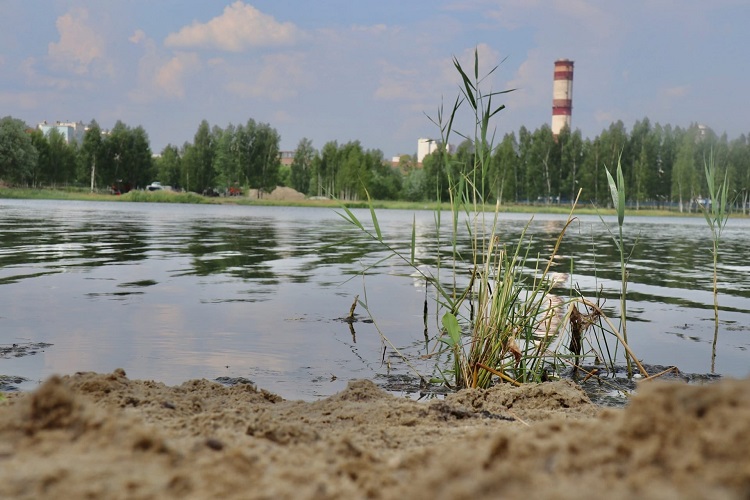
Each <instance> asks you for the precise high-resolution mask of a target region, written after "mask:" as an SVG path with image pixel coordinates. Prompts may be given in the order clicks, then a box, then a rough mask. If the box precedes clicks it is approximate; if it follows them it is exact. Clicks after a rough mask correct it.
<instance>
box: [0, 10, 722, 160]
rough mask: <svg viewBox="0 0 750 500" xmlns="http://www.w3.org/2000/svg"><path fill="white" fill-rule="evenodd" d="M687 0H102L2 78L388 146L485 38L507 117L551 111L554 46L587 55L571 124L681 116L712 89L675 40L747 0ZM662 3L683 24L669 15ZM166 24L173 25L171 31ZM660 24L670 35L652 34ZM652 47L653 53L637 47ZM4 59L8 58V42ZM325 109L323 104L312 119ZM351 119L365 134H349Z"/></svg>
mask: <svg viewBox="0 0 750 500" xmlns="http://www.w3.org/2000/svg"><path fill="white" fill-rule="evenodd" d="M686 2H687V4H689V5H686V4H683V3H682V2H677V1H676V0H658V1H656V2H638V8H633V7H632V6H630V5H626V4H606V5H605V4H601V3H600V2H596V1H593V0H462V1H453V0H444V1H441V2H438V3H437V4H434V7H433V8H431V9H426V10H425V16H424V19H419V18H418V17H419V16H413V17H412V18H409V19H401V18H400V17H399V16H398V15H397V14H398V12H396V13H395V14H394V16H393V18H392V19H389V20H388V22H387V23H385V22H382V19H381V18H378V19H377V20H373V22H372V23H371V24H364V25H363V24H356V23H349V22H346V21H338V22H336V21H333V22H330V23H327V24H325V23H323V24H320V23H319V24H315V23H309V24H308V23H305V24H304V25H300V24H295V23H294V22H291V21H288V20H285V19H277V18H276V17H274V16H273V15H270V14H268V13H266V12H263V11H261V10H260V9H259V8H257V7H255V6H253V5H251V4H249V3H245V2H244V1H242V0H237V1H234V2H233V3H230V4H228V5H226V6H225V7H224V8H223V10H220V9H217V10H216V11H215V13H213V14H212V15H213V17H211V15H207V16H206V15H204V16H203V17H202V18H200V19H198V20H192V22H187V23H186V22H182V21H176V22H172V23H171V24H170V23H169V22H167V21H168V20H166V19H165V20H164V22H163V23H161V24H159V25H157V24H155V23H152V24H149V25H146V24H143V25H139V21H133V16H132V13H131V17H130V18H128V16H127V13H128V10H129V9H130V10H133V9H135V7H128V6H127V3H125V4H121V3H118V4H115V5H117V6H118V9H119V10H116V9H115V10H114V12H109V11H108V9H107V8H106V7H103V6H99V5H95V4H91V5H87V7H86V8H84V7H72V8H70V9H69V10H66V11H64V12H61V13H60V14H59V15H58V16H57V17H56V20H55V29H56V32H57V37H56V39H55V40H53V41H50V42H48V44H47V47H46V52H45V53H43V54H40V53H39V52H35V53H31V54H29V55H27V56H26V58H25V59H24V60H23V62H22V63H20V64H19V67H18V69H19V70H20V73H21V74H23V75H24V76H25V78H26V81H27V83H28V84H29V85H27V88H24V89H18V90H16V92H13V93H9V92H0V103H13V104H14V105H16V106H22V107H23V106H25V107H27V108H29V109H32V108H45V107H46V108H50V107H52V104H53V103H55V102H60V101H62V100H65V99H63V98H61V96H67V97H69V98H70V101H71V102H70V106H71V107H73V106H78V107H79V108H81V107H84V105H85V104H86V99H88V100H89V101H90V102H93V101H95V100H96V99H97V96H99V97H98V99H99V100H100V101H101V102H100V104H99V105H100V109H104V108H106V110H107V111H106V113H103V112H102V111H99V112H97V111H96V110H95V109H94V108H91V109H92V111H90V113H91V114H92V115H94V116H92V117H94V118H97V119H104V120H106V118H107V117H110V118H112V120H113V121H114V120H116V119H123V120H124V121H126V122H128V121H131V122H135V123H142V122H143V121H146V122H147V123H144V125H145V127H146V129H147V130H149V131H150V133H151V134H152V139H153V138H154V137H153V136H154V135H157V134H156V133H155V130H156V129H158V128H160V127H164V117H163V115H164V114H165V113H167V112H171V113H175V114H178V115H179V116H181V117H182V118H183V119H184V120H185V121H187V122H189V128H193V129H194V128H195V127H196V126H197V123H198V122H199V121H200V117H201V115H202V116H203V117H208V118H210V116H206V115H208V114H211V113H213V114H214V116H215V117H216V118H215V119H214V122H215V123H218V124H220V125H224V124H226V123H228V122H229V121H232V120H235V121H236V120H238V119H239V115H240V113H239V112H238V111H237V110H238V109H240V108H243V109H244V112H243V113H241V114H242V115H243V116H244V119H246V118H247V117H248V116H252V117H254V118H256V119H259V120H261V121H267V122H270V123H272V125H274V126H275V127H277V128H281V129H284V127H285V126H289V127H290V130H293V131H294V132H293V133H292V134H295V133H296V134H297V135H296V136H295V137H294V140H297V139H300V138H301V136H302V135H303V134H304V130H305V129H306V130H311V129H313V128H316V127H318V128H319V129H320V130H319V131H320V133H321V134H323V132H324V131H326V132H327V133H328V134H329V135H330V136H331V137H329V138H330V139H340V140H347V139H356V138H359V137H358V136H362V138H364V137H363V136H364V135H365V132H364V131H363V132H361V133H352V132H351V131H352V126H353V124H355V123H357V121H359V122H363V121H364V122H365V123H370V124H371V126H370V129H371V130H367V133H370V134H372V135H373V139H372V141H371V142H372V143H371V144H367V145H368V146H372V147H383V146H387V145H386V144H382V145H381V144H378V143H377V141H394V143H396V144H398V142H397V139H396V138H398V137H402V136H404V137H407V138H408V141H409V142H410V143H412V142H414V139H415V137H418V136H419V135H422V133H423V132H422V131H423V130H424V129H425V126H427V127H429V126H430V125H429V123H428V122H427V120H426V119H425V117H424V114H425V113H430V112H431V111H433V110H435V109H436V107H437V106H438V105H439V103H440V102H441V100H442V99H445V101H446V102H452V100H453V99H454V98H455V96H456V93H457V90H458V86H457V82H458V79H457V75H456V72H455V69H454V67H453V62H452V59H453V56H456V57H457V58H458V59H459V61H461V63H462V64H463V65H464V66H465V67H467V68H471V67H472V66H473V62H474V50H475V49H477V50H478V54H479V60H480V67H481V68H484V70H488V69H491V68H493V67H495V66H497V65H500V66H499V68H498V70H497V71H496V72H495V73H494V74H493V75H492V78H491V79H490V80H489V82H490V86H491V87H492V90H505V89H508V88H516V89H518V91H516V92H513V93H511V94H508V95H507V96H506V99H505V102H506V103H507V104H508V110H509V113H508V115H507V116H509V117H510V119H509V120H508V127H507V128H508V129H509V130H517V128H518V126H520V125H526V126H528V127H530V128H535V127H537V126H539V125H541V124H542V123H546V122H548V121H549V113H550V104H551V73H552V62H553V61H554V60H555V59H557V58H571V59H575V60H576V61H577V64H576V84H575V87H574V126H580V127H582V128H583V129H584V135H594V134H597V133H598V132H599V131H600V130H601V128H602V127H605V126H607V125H608V124H609V122H611V121H612V120H616V119H621V118H622V119H625V120H627V119H632V118H640V117H643V116H651V113H652V112H660V111H661V112H663V114H664V115H665V116H670V115H669V113H670V112H675V110H680V109H683V110H684V109H686V108H687V103H689V102H690V100H691V99H693V100H694V99H695V97H696V94H697V93H699V92H701V90H700V88H699V87H698V86H697V85H698V84H697V83H696V81H695V80H696V78H695V77H696V74H695V72H694V71H692V69H693V68H680V66H679V65H680V64H681V63H680V62H678V60H679V61H685V60H687V59H680V58H678V57H675V55H680V56H684V54H682V53H681V52H680V51H681V50H682V49H681V48H680V47H678V45H679V44H680V43H684V41H685V40H689V41H694V40H697V41H696V42H695V43H694V44H693V45H690V46H689V47H687V48H686V49H685V50H688V49H691V48H692V49H696V50H697V49H700V48H701V45H700V43H701V41H703V43H706V41H710V40H712V37H715V36H716V35H717V33H718V32H720V31H721V29H720V28H718V27H707V26H706V23H704V22H702V21H703V20H704V19H705V17H706V16H707V15H708V13H712V12H716V11H719V10H720V9H721V8H732V7H734V6H735V5H736V0H717V3H716V4H712V5H711V6H707V5H704V4H703V3H701V2H699V1H698V0H686ZM186 5H189V4H186ZM430 6H433V4H430ZM201 7H202V10H205V6H201ZM145 8H146V9H148V8H149V7H145ZM304 8H308V9H314V8H315V7H314V6H313V7H304ZM363 8H365V7H363V6H361V5H357V6H352V9H363ZM120 14H122V15H123V17H124V18H125V19H123V22H122V23H120V22H119V19H117V16H118V15H120ZM282 15H283V14H282ZM298 19H301V18H298ZM340 19H345V17H341V18H340ZM663 19H677V20H678V21H679V22H680V23H681V24H680V26H678V27H676V28H675V27H670V28H669V29H667V28H665V27H664V25H663V23H662V20H663ZM1 26H2V25H1V24H0V27H1ZM161 26H168V28H167V29H166V31H163V32H158V29H161ZM123 30H127V32H124V31H123ZM662 31H663V32H664V33H661V32H662ZM725 31H726V30H725ZM651 35H653V36H662V35H663V36H664V37H665V38H663V39H660V40H658V41H657V40H655V39H654V41H653V42H648V41H646V40H645V39H647V38H648V37H649V36H651ZM6 36H12V34H11V35H6ZM2 37H3V35H0V40H2ZM666 37H672V38H673V39H674V40H672V41H670V40H669V38H666ZM691 43H692V42H691ZM652 44H653V45H652ZM630 46H633V48H631V47H630ZM649 49H653V50H652V51H651V52H649V53H644V54H642V58H641V59H637V57H638V56H637V55H636V56H633V55H629V54H632V53H637V52H638V50H649ZM661 52H663V54H662V53H661ZM506 57H507V58H508V59H507V60H506ZM685 57H687V56H685ZM719 59H720V58H718V57H717V61H718V60H719ZM709 62H711V61H709ZM654 68H657V69H656V71H655V70H654ZM0 69H3V70H4V71H7V70H8V69H10V68H9V60H8V56H7V55H5V54H4V55H0ZM683 70H684V71H683ZM648 72H651V74H646V73H648ZM638 89H641V90H638ZM65 92H68V93H67V94H65ZM75 93H77V95H79V97H76V98H74V97H72V96H73V95H75ZM81 94H83V97H81V96H80V95H81ZM631 94H632V95H631ZM584 96H585V98H584ZM104 101H107V102H108V103H109V104H108V105H107V106H105V105H104V104H102V103H103V102H104ZM169 103H171V104H169ZM634 103H636V104H638V105H639V106H640V107H641V108H642V109H640V110H639V109H638V108H636V107H634V106H633V104H634ZM170 106H171V107H170ZM714 107H716V105H714ZM222 108H223V109H224V111H223V114H222V112H221V111H220V110H221V109H222ZM339 108H341V109H339ZM191 110H192V111H191ZM347 111H348V112H349V115H353V116H348V115H346V112H347ZM190 112H192V113H193V115H190V114H189V113H190ZM149 113H151V114H149ZM634 113H635V114H636V115H635V116H634ZM683 113H684V111H683ZM102 114H104V115H107V114H108V116H102ZM328 114H330V117H327V116H326V115H328ZM387 114H390V117H386V116H384V115H387ZM157 115H162V116H157ZM259 115H260V116H259ZM313 115H314V116H317V117H318V119H317V120H315V121H313V120H311V119H310V116H313ZM675 116H680V117H682V116H684V115H675ZM225 117H226V118H225ZM49 118H51V119H55V118H54V117H49ZM84 119H85V118H84ZM387 119H390V121H389V122H387V121H386V120H387ZM657 119H658V116H657ZM149 120H152V121H153V125H150V123H148V122H149ZM160 120H161V121H160ZM327 120H328V121H327ZM664 121H667V122H668V121H669V120H664ZM295 124H296V126H297V128H296V129H295V128H294V126H295ZM360 126H362V124H360ZM326 127H327V128H326ZM175 128H179V127H175ZM378 128H380V129H388V130H387V131H385V130H380V131H375V129H378ZM193 131H194V130H193ZM347 132H348V133H350V134H351V135H353V136H350V137H339V136H340V135H342V134H345V133H347ZM178 134H179V135H181V136H182V137H181V138H182V140H188V139H189V138H190V136H191V132H190V131H188V130H175V131H173V136H168V135H163V137H162V138H161V140H160V141H159V140H157V141H156V142H157V143H161V144H160V145H162V146H163V145H165V144H164V142H166V141H167V140H169V142H174V141H175V138H174V136H176V135H178ZM310 134H314V131H312V130H311V131H310ZM284 135H285V134H284V133H283V131H282V138H284ZM177 142H179V141H177ZM321 145H322V144H318V146H321ZM287 146H288V145H287ZM395 147H399V146H395ZM157 149H158V145H157ZM390 152H391V151H390V150H389V153H390ZM396 152H397V151H393V153H396ZM398 152H404V151H398ZM405 152H409V151H408V150H407V151H405Z"/></svg>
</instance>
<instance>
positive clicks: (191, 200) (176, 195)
mask: <svg viewBox="0 0 750 500" xmlns="http://www.w3.org/2000/svg"><path fill="white" fill-rule="evenodd" d="M0 199H18V200H72V201H100V202H115V203H116V202H144V203H188V204H210V205H255V206H287V207H330V208H336V207H339V206H341V204H342V202H340V201H338V200H333V199H326V200H321V199H309V198H305V199H294V200H285V199H256V198H250V197H248V196H232V197H224V196H221V197H209V196H203V195H200V194H197V193H184V192H170V191H154V192H149V191H130V192H129V193H126V194H124V195H113V194H108V193H100V192H94V193H91V192H89V191H87V190H85V189H80V188H72V189H51V188H42V189H32V188H9V187H0ZM343 204H345V205H346V206H347V207H349V208H368V207H369V206H370V205H369V204H368V201H367V200H358V201H346V202H343ZM440 205H441V207H442V208H443V209H449V204H448V203H447V202H443V203H441V204H440ZM372 206H373V208H376V209H389V210H391V209H392V210H430V211H432V210H435V209H436V208H437V207H438V203H437V202H418V201H391V200H373V201H372ZM570 209H571V207H570V205H569V204H560V205H541V204H539V205H528V204H507V203H506V204H502V205H500V212H502V213H529V214H535V213H539V214H568V213H569V212H570ZM494 210H495V205H489V204H487V205H485V211H487V212H492V211H494ZM575 213H576V214H579V215H597V214H599V215H614V214H615V212H614V210H612V209H610V208H593V207H591V206H588V205H587V206H580V205H579V206H578V208H576V210H575ZM627 213H628V215H629V216H649V217H700V218H702V217H703V214H702V213H701V212H677V211H672V210H664V209H660V210H656V209H641V210H636V209H634V208H629V209H628V211H627ZM731 217H732V218H746V217H748V216H746V215H745V216H743V215H742V214H741V213H739V212H733V213H732V214H731Z"/></svg>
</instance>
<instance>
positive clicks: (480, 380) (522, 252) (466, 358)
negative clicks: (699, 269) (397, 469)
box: [339, 51, 624, 388]
mask: <svg viewBox="0 0 750 500" xmlns="http://www.w3.org/2000/svg"><path fill="white" fill-rule="evenodd" d="M474 56H475V57H474V68H473V69H474V71H473V78H472V77H470V76H469V74H467V73H466V72H465V71H464V69H463V68H462V66H461V64H460V63H459V62H458V60H456V59H454V66H455V68H456V70H457V71H458V73H459V75H460V77H461V85H460V88H461V96H460V97H459V98H458V99H456V101H455V104H454V105H453V108H452V110H451V111H450V113H448V114H444V113H443V109H442V106H441V107H440V108H439V109H438V114H437V118H436V119H434V120H432V121H433V123H435V124H436V125H437V126H438V128H439V130H440V134H441V140H442V142H441V144H440V147H441V148H443V150H442V151H440V153H442V154H441V158H442V159H446V158H449V157H448V155H447V154H446V152H445V149H444V148H445V145H446V144H448V143H449V140H450V137H451V134H452V133H453V132H454V130H453V124H454V122H455V119H456V116H457V114H458V112H459V110H460V109H461V107H462V106H464V105H468V106H469V107H470V112H471V114H472V115H473V118H474V131H473V134H467V135H464V134H461V133H458V132H456V133H457V134H458V135H461V136H462V137H464V138H468V139H470V140H471V141H472V142H473V145H474V164H473V166H472V168H469V169H468V170H464V171H460V173H458V174H457V176H453V177H452V176H450V175H449V176H448V182H449V186H448V193H449V202H450V206H449V208H450V215H451V220H450V228H451V232H450V237H451V242H450V243H451V250H450V255H449V256H445V255H440V251H438V255H437V258H436V261H437V264H436V273H435V274H434V275H433V274H431V273H430V272H428V271H425V270H424V268H423V267H421V266H420V265H419V264H420V263H419V262H417V261H416V259H415V225H414V224H413V225H412V236H411V249H410V252H409V254H408V255H407V254H406V253H402V252H401V251H399V250H398V249H397V248H396V247H395V246H394V245H392V244H390V243H388V242H387V240H386V239H385V238H384V235H383V233H382V231H381V228H380V225H379V223H378V219H377V215H376V213H375V209H374V206H373V202H372V200H371V199H370V198H369V195H368V197H367V201H368V206H369V208H370V217H371V224H369V223H368V224H367V225H366V224H364V223H363V222H362V221H360V220H359V219H358V218H357V217H356V216H355V215H354V214H353V213H352V212H351V210H350V209H349V208H348V207H347V206H346V205H342V208H343V212H342V213H340V214H339V215H341V217H343V218H344V219H345V220H347V221H348V222H350V223H351V224H352V225H354V226H355V227H357V228H358V229H359V230H360V231H362V232H364V233H365V234H367V235H368V236H369V237H371V238H372V239H374V240H376V241H378V242H379V243H380V244H382V245H383V246H384V247H385V248H386V249H388V250H389V256H388V257H386V258H390V257H392V256H396V257H397V258H400V259H402V260H403V261H404V262H405V263H406V264H408V265H409V266H410V267H412V268H413V269H414V270H415V271H416V272H417V273H419V274H420V275H421V276H422V278H423V279H424V280H425V281H426V282H427V283H429V284H430V285H432V286H433V287H434V289H435V290H436V295H437V297H436V300H437V305H438V307H437V308H436V310H437V311H438V312H437V315H438V317H439V318H440V321H439V323H440V327H441V333H440V334H439V335H438V336H437V340H438V348H437V349H436V352H448V353H449V354H450V356H451V362H450V364H449V366H450V368H448V369H446V370H445V371H444V370H442V369H441V368H440V367H438V371H439V372H440V375H441V376H440V377H439V378H440V379H442V381H444V382H445V383H446V384H448V385H450V386H453V387H455V388H461V387H487V386H489V385H491V384H492V383H493V381H494V380H496V377H499V378H500V379H501V380H503V381H506V382H510V383H513V384H520V383H524V382H532V381H541V380H543V379H544V378H545V376H546V371H547V369H549V368H552V369H555V367H556V366H558V365H563V364H564V365H566V366H567V365H570V364H574V363H577V361H578V359H579V357H580V356H581V354H582V343H583V338H582V336H583V334H584V331H585V330H587V329H588V328H589V327H590V326H591V325H592V324H593V323H594V320H593V319H592V318H593V316H594V315H595V316H596V317H597V318H599V317H600V316H603V313H602V311H601V310H597V311H596V312H595V314H594V313H591V315H586V318H584V317H583V315H582V314H580V313H579V314H578V316H575V317H576V319H575V321H576V335H577V338H576V341H575V342H571V346H573V348H571V351H575V352H574V354H575V356H571V355H569V354H567V353H565V352H563V350H562V349H560V346H561V342H560V339H561V338H562V336H561V335H560V334H561V333H562V332H563V330H564V329H565V327H566V324H568V323H569V322H570V317H571V315H575V314H576V313H577V312H578V310H577V308H576V307H577V305H578V304H581V305H583V306H584V307H589V306H590V303H588V302H586V301H585V300H583V299H582V298H578V297H569V298H568V299H563V298H561V297H558V296H556V295H555V294H554V293H553V287H554V286H555V285H556V282H555V280H553V279H551V267H552V264H553V261H554V259H555V256H556V255H557V252H558V249H559V247H560V244H561V242H562V239H563V237H564V235H565V232H566V230H567V228H568V226H569V225H570V224H571V222H572V221H573V219H574V217H573V210H575V205H576V203H574V205H573V209H572V210H571V211H570V212H569V214H568V219H567V221H566V224H565V226H564V228H563V229H562V230H561V232H560V234H559V236H558V238H557V241H556V244H555V247H554V250H553V251H552V253H551V255H549V256H547V257H548V260H547V264H546V266H545V267H543V268H540V267H539V264H537V266H536V267H535V268H534V269H533V270H531V269H529V266H527V262H529V255H528V253H529V250H530V243H531V239H530V238H527V237H526V231H527V229H528V228H529V226H530V224H531V223H532V221H533V217H532V219H531V220H530V221H529V223H528V224H527V226H526V228H525V229H524V231H523V233H522V235H521V236H520V238H519V240H518V241H517V242H515V243H514V244H512V243H511V244H509V243H508V242H504V241H502V240H501V239H500V236H499V234H500V231H499V229H500V223H501V221H500V217H499V214H500V205H499V203H495V204H494V211H492V212H487V211H486V210H485V209H486V200H484V199H483V195H484V193H486V192H487V191H486V189H485V182H486V180H487V177H488V167H489V165H490V160H491V157H492V153H493V149H494V146H493V138H494V130H493V129H492V127H491V125H490V124H491V119H492V118H493V117H495V116H496V115H497V113H498V112H499V111H501V110H502V109H503V108H504V106H502V105H500V106H497V105H496V104H495V105H493V102H492V101H493V98H496V97H497V96H498V95H500V94H503V93H505V92H509V91H502V92H489V93H484V92H483V90H482V86H481V84H482V81H483V80H484V78H486V77H487V76H489V75H490V74H492V73H493V72H494V71H495V69H497V67H495V68H493V69H492V70H491V71H490V72H489V73H488V74H487V75H485V76H483V77H481V78H480V73H479V57H478V52H476V51H475V53H474ZM451 170H453V169H448V172H450V171H451ZM620 176H622V174H621V172H620ZM579 194H580V192H579ZM623 197H624V194H623ZM439 199H440V198H439V194H438V201H439ZM576 202H577V200H576ZM621 206H622V208H623V209H624V201H623V203H622V205H621ZM490 214H492V215H491V220H488V219H489V218H490ZM435 225H436V230H437V236H436V237H437V238H438V239H440V238H441V234H440V228H441V205H440V204H439V203H438V206H437V208H436V209H435ZM464 230H465V231H467V232H468V234H469V237H470V241H471V255H470V256H466V257H468V258H467V259H465V258H464V256H463V255H461V252H460V249H459V248H458V241H459V236H460V232H461V231H464ZM437 246H438V248H442V247H443V245H442V243H441V242H440V241H438V245H437ZM532 257H534V258H535V259H534V260H535V261H536V262H544V260H540V259H538V258H536V257H538V256H532ZM446 260H447V261H448V262H447V266H446V263H445V261H446ZM465 261H469V262H470V270H469V273H468V276H461V278H462V279H459V276H458V275H459V274H460V273H462V272H463V271H462V268H463V267H464V266H461V265H460V263H461V262H465ZM444 266H445V267H447V268H448V271H449V276H448V278H447V279H445V278H444V274H445V272H444ZM467 279H468V284H467V285H466V286H461V287H459V286H458V285H457V283H459V282H462V281H463V282H465V281H466V280H467ZM366 301H367V299H366V293H365V300H364V302H363V303H362V304H363V307H364V308H365V309H366V310H367V311H368V313H369V314H371V316H372V313H371V311H370V310H369V309H368V308H367V304H366ZM573 310H575V311H576V313H573V312H572V311H573ZM378 331H379V332H380V330H379V329H378ZM613 333H615V336H617V337H618V340H619V339H620V337H619V335H617V334H616V332H613ZM380 334H381V336H382V337H383V339H384V341H385V342H388V343H389V344H390V345H391V346H392V347H394V349H395V346H393V344H392V343H390V341H388V340H387V338H386V337H385V336H384V334H383V333H382V332H381V333H380ZM556 341H557V344H556V345H553V343H554V342H556ZM396 352H398V350H396ZM402 358H404V360H405V361H406V362H407V363H408V360H407V359H405V356H402ZM571 359H574V361H571Z"/></svg>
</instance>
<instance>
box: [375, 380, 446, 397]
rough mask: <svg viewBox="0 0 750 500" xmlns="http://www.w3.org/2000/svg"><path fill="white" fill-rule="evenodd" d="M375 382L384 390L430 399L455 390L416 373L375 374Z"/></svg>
mask: <svg viewBox="0 0 750 500" xmlns="http://www.w3.org/2000/svg"><path fill="white" fill-rule="evenodd" d="M375 383H376V384H377V385H378V386H380V388H382V389H383V390H384V391H388V392H393V393H398V394H404V395H408V396H416V397H418V398H419V399H430V398H435V397H439V396H445V395H446V394H450V393H451V392H453V390H452V389H450V388H448V387H446V386H445V385H443V384H436V383H431V382H429V381H427V380H425V379H422V378H419V377H417V376H414V375H404V374H399V375H383V374H378V375H375Z"/></svg>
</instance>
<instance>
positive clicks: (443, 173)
mask: <svg viewBox="0 0 750 500" xmlns="http://www.w3.org/2000/svg"><path fill="white" fill-rule="evenodd" d="M448 157H449V155H448V153H447V152H446V151H445V148H442V147H441V148H439V149H437V150H436V151H433V152H432V153H430V154H428V155H427V156H425V157H424V159H422V170H423V171H424V174H423V176H422V197H423V199H425V200H435V199H438V200H443V201H445V200H448V173H447V168H446V164H447V163H448Z"/></svg>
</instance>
